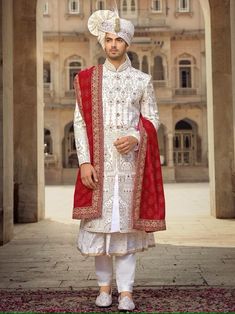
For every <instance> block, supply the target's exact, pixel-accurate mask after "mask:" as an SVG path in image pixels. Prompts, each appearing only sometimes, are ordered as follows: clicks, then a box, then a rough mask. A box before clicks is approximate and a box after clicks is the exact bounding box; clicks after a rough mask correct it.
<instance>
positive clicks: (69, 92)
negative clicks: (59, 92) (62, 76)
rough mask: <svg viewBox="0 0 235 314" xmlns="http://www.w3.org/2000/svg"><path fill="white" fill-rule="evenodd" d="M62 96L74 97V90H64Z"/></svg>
mask: <svg viewBox="0 0 235 314" xmlns="http://www.w3.org/2000/svg"><path fill="white" fill-rule="evenodd" d="M64 96H65V97H68V98H74V97H75V90H74V89H71V90H68V91H66V92H65V95H64Z"/></svg>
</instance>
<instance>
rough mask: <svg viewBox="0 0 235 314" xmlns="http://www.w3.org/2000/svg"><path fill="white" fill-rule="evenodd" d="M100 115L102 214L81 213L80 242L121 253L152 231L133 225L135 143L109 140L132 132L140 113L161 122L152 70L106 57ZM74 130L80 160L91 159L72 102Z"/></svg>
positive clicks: (87, 248)
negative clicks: (121, 148) (120, 146)
mask: <svg viewBox="0 0 235 314" xmlns="http://www.w3.org/2000/svg"><path fill="white" fill-rule="evenodd" d="M102 101H103V103H102V104H103V121H104V186H103V207H102V216H101V217H100V218H97V219H84V220H82V222H81V226H80V232H79V236H78V248H79V250H80V251H81V252H82V253H83V254H86V255H101V254H110V255H123V254H127V253H131V252H135V251H141V250H144V249H145V248H147V247H148V246H152V245H154V238H153V234H147V233H145V232H142V231H137V230H134V229H133V228H132V197H133V185H134V177H135V167H136V161H137V150H138V146H137V147H136V148H135V149H133V150H132V151H131V152H129V153H128V154H126V155H122V154H120V153H118V152H117V150H116V148H115V146H114V145H113V143H114V142H115V140H116V139H117V138H120V137H123V136H129V135H131V136H134V137H136V138H137V139H138V140H139V132H138V130H137V126H138V122H139V116H140V113H141V114H142V115H143V116H144V117H145V118H147V119H148V120H150V121H151V122H152V123H153V125H154V126H155V128H156V129H158V126H159V124H160V122H159V115H158V109H157V104H156V100H155V94H154V90H153V85H152V82H151V76H150V75H148V74H145V73H143V72H141V71H139V70H136V69H134V68H133V67H132V66H131V63H130V60H129V59H128V58H127V60H126V61H125V62H124V63H123V64H122V65H121V66H120V67H119V68H118V69H116V68H115V67H114V66H113V65H112V64H111V63H110V62H109V61H108V60H106V61H105V64H104V66H103V81H102ZM74 132H75V142H76V148H77V155H78V160H79V164H80V165H81V164H82V163H85V162H90V155H89V148H88V140H87V135H86V127H85V122H84V120H83V118H82V115H81V113H80V112H79V106H77V105H76V109H75V113H74Z"/></svg>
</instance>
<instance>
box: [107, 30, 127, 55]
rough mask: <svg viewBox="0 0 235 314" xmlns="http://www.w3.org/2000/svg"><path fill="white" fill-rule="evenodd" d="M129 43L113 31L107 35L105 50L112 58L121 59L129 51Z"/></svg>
mask: <svg viewBox="0 0 235 314" xmlns="http://www.w3.org/2000/svg"><path fill="white" fill-rule="evenodd" d="M127 47H128V45H127V43H126V42H125V41H124V40H123V39H122V38H121V37H118V36H116V35H114V34H111V33H106V35H105V52H106V54H107V56H108V58H109V59H111V60H121V59H122V58H123V56H124V55H125V53H126V51H127Z"/></svg>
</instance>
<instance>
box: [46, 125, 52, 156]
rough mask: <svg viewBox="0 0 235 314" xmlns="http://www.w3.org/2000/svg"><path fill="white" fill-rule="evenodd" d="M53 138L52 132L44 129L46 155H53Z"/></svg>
mask: <svg viewBox="0 0 235 314" xmlns="http://www.w3.org/2000/svg"><path fill="white" fill-rule="evenodd" d="M52 153H53V150H52V137H51V131H50V130H48V129H44V154H45V155H52Z"/></svg>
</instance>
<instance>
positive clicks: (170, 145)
mask: <svg viewBox="0 0 235 314" xmlns="http://www.w3.org/2000/svg"><path fill="white" fill-rule="evenodd" d="M167 144H168V158H167V166H168V167H174V162H173V159H174V158H173V153H174V152H173V133H172V132H169V133H168V134H167Z"/></svg>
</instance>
